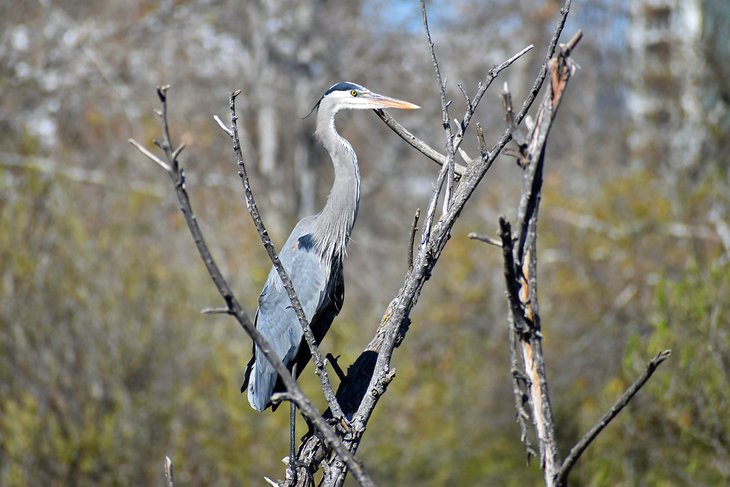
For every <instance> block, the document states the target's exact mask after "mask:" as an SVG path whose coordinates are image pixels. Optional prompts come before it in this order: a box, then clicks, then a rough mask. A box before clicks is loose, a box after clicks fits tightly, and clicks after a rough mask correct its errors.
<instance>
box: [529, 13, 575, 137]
mask: <svg viewBox="0 0 730 487" xmlns="http://www.w3.org/2000/svg"><path fill="white" fill-rule="evenodd" d="M570 1H571V0H565V3H564V4H563V8H561V9H560V19H559V20H558V25H557V27H556V28H555V31H554V32H553V37H552V38H551V39H550V44H549V45H548V49H547V53H546V54H545V61H544V62H543V63H542V67H541V68H540V71H539V73H538V74H537V78H535V82H534V83H533V85H532V88H531V89H530V94H529V95H528V96H527V98H526V99H525V101H524V102H523V103H522V109H521V110H520V113H519V114H518V115H517V123H520V122H522V119H523V118H525V115H527V112H528V110H530V107H531V106H532V104H533V102H534V101H535V99H536V98H537V94H538V93H540V88H542V84H543V82H544V81H545V76H547V69H548V63H549V62H550V60H551V59H552V58H553V54H555V48H556V47H557V45H558V41H559V40H560V35H561V34H562V33H563V28H564V27H565V21H566V20H568V14H569V13H570Z"/></svg>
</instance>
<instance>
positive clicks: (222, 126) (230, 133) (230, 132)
mask: <svg viewBox="0 0 730 487" xmlns="http://www.w3.org/2000/svg"><path fill="white" fill-rule="evenodd" d="M213 120H215V122H216V123H217V124H218V126H219V127H220V129H221V130H222V131H223V132H225V133H226V135H228V137H231V138H233V130H231V129H230V128H228V127H227V126H226V124H225V123H223V120H221V119H220V117H219V116H218V115H213Z"/></svg>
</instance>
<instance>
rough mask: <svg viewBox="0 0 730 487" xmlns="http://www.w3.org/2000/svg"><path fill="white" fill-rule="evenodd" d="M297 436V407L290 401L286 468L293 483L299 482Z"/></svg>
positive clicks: (293, 373) (295, 368) (295, 370)
mask: <svg viewBox="0 0 730 487" xmlns="http://www.w3.org/2000/svg"><path fill="white" fill-rule="evenodd" d="M291 373H292V375H293V376H294V377H296V376H297V364H296V363H295V364H294V367H292V371H291ZM296 434H297V405H296V404H294V401H289V462H288V465H287V467H286V469H287V477H290V478H291V479H292V481H293V483H296V481H297V461H296V458H297V457H296V453H297V452H296V448H297V443H296Z"/></svg>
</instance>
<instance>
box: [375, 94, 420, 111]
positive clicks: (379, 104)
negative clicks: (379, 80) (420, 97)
mask: <svg viewBox="0 0 730 487" xmlns="http://www.w3.org/2000/svg"><path fill="white" fill-rule="evenodd" d="M368 101H369V102H370V103H372V104H373V108H400V109H401V110H418V109H419V108H421V107H419V106H418V105H414V104H413V103H411V102H408V101H405V100H399V99H397V98H390V97H388V96H383V95H378V94H376V93H373V94H371V95H370V96H369V97H368Z"/></svg>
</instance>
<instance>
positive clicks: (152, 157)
mask: <svg viewBox="0 0 730 487" xmlns="http://www.w3.org/2000/svg"><path fill="white" fill-rule="evenodd" d="M129 143H130V144H132V145H133V146H135V147H136V148H137V150H138V151H140V152H141V153H142V154H144V155H145V156H146V157H147V158H148V159H150V160H151V161H152V162H154V163H155V164H157V165H158V166H160V167H161V168H162V169H164V170H165V171H166V172H168V173H169V172H170V171H172V168H170V166H169V165H167V163H166V162H164V161H163V160H162V159H160V158H159V157H157V156H156V155H154V154H153V153H152V152H150V151H148V150H147V148H145V147H144V146H143V145H142V144H140V143H139V142H137V141H136V140H134V139H129Z"/></svg>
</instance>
